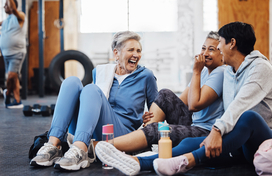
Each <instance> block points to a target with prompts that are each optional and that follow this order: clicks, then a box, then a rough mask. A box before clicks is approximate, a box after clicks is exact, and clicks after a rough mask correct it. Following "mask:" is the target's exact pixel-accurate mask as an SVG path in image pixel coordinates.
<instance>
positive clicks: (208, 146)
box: [200, 129, 222, 158]
mask: <svg viewBox="0 0 272 176" xmlns="http://www.w3.org/2000/svg"><path fill="white" fill-rule="evenodd" d="M204 145H205V154H206V157H207V158H215V157H218V156H220V154H221V153H222V136H221V133H220V132H218V131H215V130H214V129H212V130H211V132H210V134H209V135H208V136H207V137H206V138H205V139H204V141H203V142H202V143H201V144H200V147H202V146H204Z"/></svg>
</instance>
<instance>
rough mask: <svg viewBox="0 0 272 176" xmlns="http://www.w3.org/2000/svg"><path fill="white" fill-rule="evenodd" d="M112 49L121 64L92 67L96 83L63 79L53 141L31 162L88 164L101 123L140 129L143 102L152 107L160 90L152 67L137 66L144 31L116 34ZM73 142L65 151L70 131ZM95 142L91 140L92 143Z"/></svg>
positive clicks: (117, 131)
mask: <svg viewBox="0 0 272 176" xmlns="http://www.w3.org/2000/svg"><path fill="white" fill-rule="evenodd" d="M112 50H113V54H114V58H115V59H116V63H117V64H105V65H99V66H97V67H96V68H95V69H94V70H93V80H94V81H93V84H88V85H86V86H85V87H83V85H82V83H81V81H80V80H79V78H77V77H69V78H67V79H65V80H64V81H63V83H62V85H61V88H60V92H59V95H58V99H57V103H56V107H55V111H54V116H53V120H52V124H51V128H50V130H49V132H48V137H49V141H48V143H45V144H44V146H43V147H41V148H40V150H39V151H38V153H37V156H36V157H34V158H33V159H32V160H31V162H30V165H31V166H51V165H53V164H54V163H55V166H54V167H55V168H57V169H65V170H79V169H80V168H86V167H89V165H90V162H93V160H91V159H90V158H88V147H89V146H90V147H89V149H90V148H91V149H93V146H92V140H91V139H95V140H102V126H103V125H107V124H113V126H114V136H116V137H118V136H121V135H124V134H127V133H130V132H132V131H134V130H136V129H138V128H139V127H140V126H141V124H142V123H143V119H142V115H143V112H144V106H145V102H146V104H147V106H148V108H150V106H151V104H152V102H153V101H154V99H155V97H156V96H157V94H158V90H157V84H156V78H155V76H154V75H153V73H152V71H150V70H148V69H147V68H145V67H141V66H140V65H138V63H139V61H140V59H141V52H142V46H141V44H140V36H139V35H138V34H136V33H134V32H131V31H125V32H118V33H116V34H115V35H114V37H113V42H112ZM68 128H69V133H71V134H72V135H74V138H73V144H72V145H70V149H69V150H68V151H67V152H66V153H65V154H64V156H63V154H62V151H61V141H65V140H66V137H65V136H66V134H67V130H68ZM90 143H91V144H90Z"/></svg>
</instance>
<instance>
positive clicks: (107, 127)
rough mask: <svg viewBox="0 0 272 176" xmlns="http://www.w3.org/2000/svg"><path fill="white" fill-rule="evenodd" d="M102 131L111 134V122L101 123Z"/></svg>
mask: <svg viewBox="0 0 272 176" xmlns="http://www.w3.org/2000/svg"><path fill="white" fill-rule="evenodd" d="M102 133H103V134H113V124H107V125H103V127H102Z"/></svg>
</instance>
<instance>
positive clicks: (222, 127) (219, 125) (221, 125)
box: [214, 121, 225, 136]
mask: <svg viewBox="0 0 272 176" xmlns="http://www.w3.org/2000/svg"><path fill="white" fill-rule="evenodd" d="M214 126H216V127H217V128H218V129H220V131H221V136H223V135H224V134H225V125H224V124H223V123H222V122H218V121H216V122H215V124H214Z"/></svg>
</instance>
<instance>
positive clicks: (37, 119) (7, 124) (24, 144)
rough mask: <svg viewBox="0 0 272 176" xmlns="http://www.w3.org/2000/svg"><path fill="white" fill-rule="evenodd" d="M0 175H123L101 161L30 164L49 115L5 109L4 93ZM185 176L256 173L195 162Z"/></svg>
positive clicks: (47, 101)
mask: <svg viewBox="0 0 272 176" xmlns="http://www.w3.org/2000/svg"><path fill="white" fill-rule="evenodd" d="M56 99H57V97H56V96H45V97H44V98H39V97H38V96H28V97H27V100H22V102H23V104H24V105H33V104H35V103H38V104H41V105H49V106H50V105H51V104H55V103H56ZM0 114H1V115H0V175H5V176H7V175H39V176H42V175H54V176H57V175H68V176H70V175H81V176H84V175H93V176H94V175H108V176H111V175H123V174H122V173H121V172H119V171H118V170H116V169H112V170H103V169H102V168H101V163H100V162H97V163H94V164H91V166H90V167H89V168H87V169H82V170H79V171H76V172H64V171H59V170H56V169H54V168H53V167H46V168H34V167H31V166H29V161H30V160H29V159H28V150H29V148H30V146H31V144H32V143H33V139H34V136H37V135H39V134H42V133H44V132H45V131H47V130H48V129H49V128H50V124H51V120H52V116H50V117H42V116H41V115H34V116H32V117H25V116H24V115H23V112H22V109H13V110H10V109H6V108H5V107H4V105H3V97H2V96H1V98H0ZM140 175H147V176H151V175H156V173H155V172H154V171H151V172H141V173H140ZM184 175H187V176H195V175H201V176H208V175H209V176H219V175H220V176H222V175H224V176H242V175H246V176H251V175H252V176H253V175H254V176H255V175H256V173H255V171H254V167H253V166H250V165H249V164H246V163H239V164H236V165H230V166H228V167H223V168H217V169H208V168H207V167H205V166H198V167H195V168H194V169H192V170H190V171H189V172H187V173H186V174H184Z"/></svg>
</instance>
